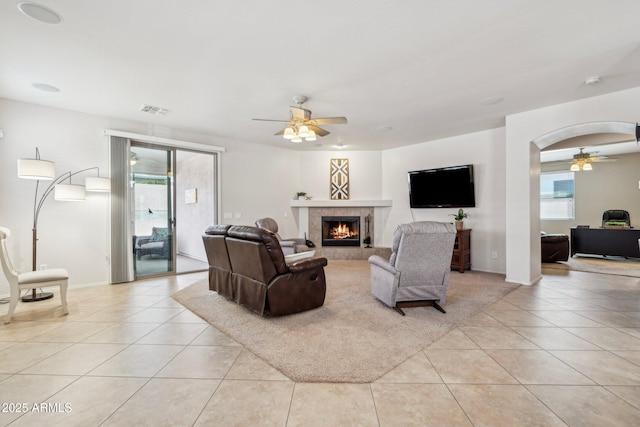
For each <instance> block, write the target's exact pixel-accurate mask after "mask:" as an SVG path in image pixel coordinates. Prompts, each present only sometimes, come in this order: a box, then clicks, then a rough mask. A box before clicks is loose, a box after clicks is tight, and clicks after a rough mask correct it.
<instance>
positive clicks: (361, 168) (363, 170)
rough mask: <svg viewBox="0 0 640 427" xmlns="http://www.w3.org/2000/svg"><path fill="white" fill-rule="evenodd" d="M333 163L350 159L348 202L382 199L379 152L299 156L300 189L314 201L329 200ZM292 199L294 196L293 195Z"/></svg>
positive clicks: (330, 152)
mask: <svg viewBox="0 0 640 427" xmlns="http://www.w3.org/2000/svg"><path fill="white" fill-rule="evenodd" d="M331 159H349V199H350V200H379V199H381V195H382V153H381V152H380V151H338V150H337V151H317V152H302V153H300V160H299V161H300V165H299V174H300V188H299V189H296V190H295V191H294V192H297V191H305V192H306V193H308V194H310V195H311V196H313V200H329V199H330V198H331V191H330V181H329V175H330V172H329V171H330V168H329V162H330V161H331ZM292 196H293V194H292Z"/></svg>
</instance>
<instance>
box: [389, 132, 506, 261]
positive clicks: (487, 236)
mask: <svg viewBox="0 0 640 427" xmlns="http://www.w3.org/2000/svg"><path fill="white" fill-rule="evenodd" d="M504 135H505V130H504V128H500V129H493V130H488V131H483V132H476V133H472V134H467V135H461V136H457V137H453V138H446V139H440V140H437V141H430V142H425V143H422V144H416V145H410V146H407V147H401V148H397V149H393V150H386V151H384V152H383V153H382V165H383V166H382V169H383V174H382V198H383V199H392V200H393V207H392V208H391V212H390V215H389V218H388V219H387V223H386V226H385V231H384V239H385V243H386V245H388V246H390V245H391V238H392V236H393V232H394V231H395V228H396V227H397V225H398V224H402V223H407V222H412V221H442V222H453V217H451V216H449V214H452V213H455V212H457V209H411V208H410V207H409V189H408V184H407V172H409V171H413V170H421V169H431V168H438V167H446V166H456V165H463V164H473V167H474V177H475V190H476V207H475V208H468V209H465V210H466V211H468V212H469V213H470V217H469V218H468V219H467V220H465V228H472V229H473V231H472V234H471V248H472V250H471V264H472V268H473V269H474V270H482V271H491V272H500V273H504V272H505V243H504V242H505V233H506V229H505V226H504V221H505V164H504V152H505V149H504V140H505V136H504ZM494 251H495V252H497V255H498V257H497V259H493V258H492V257H491V254H492V252H494Z"/></svg>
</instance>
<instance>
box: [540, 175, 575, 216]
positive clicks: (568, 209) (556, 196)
mask: <svg viewBox="0 0 640 427" xmlns="http://www.w3.org/2000/svg"><path fill="white" fill-rule="evenodd" d="M574 194H575V191H574V179H573V172H550V173H543V174H540V219H574V218H575V201H574Z"/></svg>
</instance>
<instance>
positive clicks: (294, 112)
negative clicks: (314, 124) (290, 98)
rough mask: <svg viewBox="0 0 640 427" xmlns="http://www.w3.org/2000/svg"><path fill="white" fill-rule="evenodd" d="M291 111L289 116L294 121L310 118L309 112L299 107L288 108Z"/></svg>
mask: <svg viewBox="0 0 640 427" xmlns="http://www.w3.org/2000/svg"><path fill="white" fill-rule="evenodd" d="M289 108H290V109H291V116H292V117H293V118H294V119H301V120H309V119H310V118H311V111H310V110H307V109H305V108H299V107H289Z"/></svg>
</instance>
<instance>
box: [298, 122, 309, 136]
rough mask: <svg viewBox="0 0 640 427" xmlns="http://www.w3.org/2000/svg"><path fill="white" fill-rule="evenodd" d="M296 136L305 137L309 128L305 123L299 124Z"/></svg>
mask: <svg viewBox="0 0 640 427" xmlns="http://www.w3.org/2000/svg"><path fill="white" fill-rule="evenodd" d="M298 136H299V137H300V138H306V137H308V136H309V128H308V127H307V126H305V125H302V126H300V129H298Z"/></svg>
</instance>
